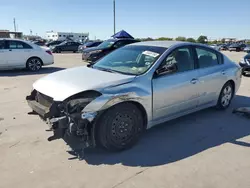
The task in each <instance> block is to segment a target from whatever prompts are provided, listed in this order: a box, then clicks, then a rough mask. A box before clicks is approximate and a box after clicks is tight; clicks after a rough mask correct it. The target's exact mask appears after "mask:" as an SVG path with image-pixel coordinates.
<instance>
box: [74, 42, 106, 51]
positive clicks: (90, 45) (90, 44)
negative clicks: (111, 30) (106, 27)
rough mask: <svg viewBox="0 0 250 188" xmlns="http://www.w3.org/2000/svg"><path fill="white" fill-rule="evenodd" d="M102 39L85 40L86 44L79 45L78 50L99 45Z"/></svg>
mask: <svg viewBox="0 0 250 188" xmlns="http://www.w3.org/2000/svg"><path fill="white" fill-rule="evenodd" d="M102 42H103V41H92V42H87V43H86V44H83V45H80V46H79V47H78V52H82V51H83V50H84V49H86V48H92V47H96V46H99V45H100V44H101V43H102Z"/></svg>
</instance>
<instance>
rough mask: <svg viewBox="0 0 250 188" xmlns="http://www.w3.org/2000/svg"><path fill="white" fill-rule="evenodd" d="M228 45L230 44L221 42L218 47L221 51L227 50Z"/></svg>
mask: <svg viewBox="0 0 250 188" xmlns="http://www.w3.org/2000/svg"><path fill="white" fill-rule="evenodd" d="M230 45H231V44H222V45H221V47H220V50H222V51H225V50H228V48H229V46H230Z"/></svg>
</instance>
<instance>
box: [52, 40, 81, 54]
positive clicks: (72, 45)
mask: <svg viewBox="0 0 250 188" xmlns="http://www.w3.org/2000/svg"><path fill="white" fill-rule="evenodd" d="M80 45H81V43H79V42H74V41H64V42H62V43H61V44H58V45H55V46H51V51H52V52H53V53H61V52H66V51H71V52H74V53H75V52H77V51H78V47H79V46H80Z"/></svg>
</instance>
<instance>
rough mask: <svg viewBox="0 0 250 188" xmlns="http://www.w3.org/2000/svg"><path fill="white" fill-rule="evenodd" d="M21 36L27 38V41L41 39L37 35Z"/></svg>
mask: <svg viewBox="0 0 250 188" xmlns="http://www.w3.org/2000/svg"><path fill="white" fill-rule="evenodd" d="M23 38H24V40H29V41H37V40H41V39H42V37H40V36H37V35H23Z"/></svg>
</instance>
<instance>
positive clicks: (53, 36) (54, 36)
mask: <svg viewBox="0 0 250 188" xmlns="http://www.w3.org/2000/svg"><path fill="white" fill-rule="evenodd" d="M88 38H89V33H72V32H71V33H69V32H55V31H47V32H46V39H47V40H53V41H55V40H67V39H71V40H73V41H80V42H83V41H86V40H88Z"/></svg>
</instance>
